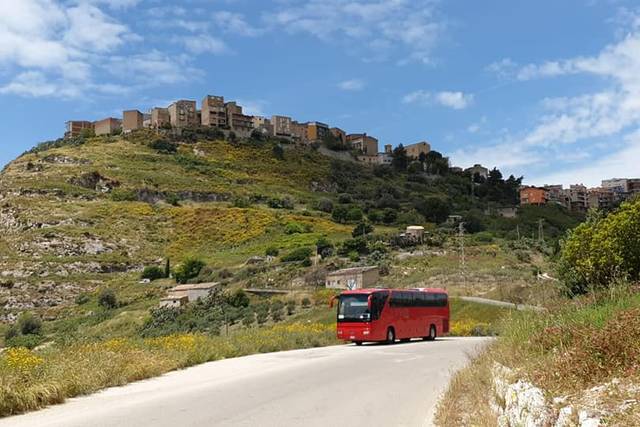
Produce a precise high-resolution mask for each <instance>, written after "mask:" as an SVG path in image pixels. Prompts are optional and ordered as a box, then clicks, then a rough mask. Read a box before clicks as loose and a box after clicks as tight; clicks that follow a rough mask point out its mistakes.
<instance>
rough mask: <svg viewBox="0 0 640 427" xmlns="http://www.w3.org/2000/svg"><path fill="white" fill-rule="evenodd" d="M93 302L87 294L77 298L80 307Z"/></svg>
mask: <svg viewBox="0 0 640 427" xmlns="http://www.w3.org/2000/svg"><path fill="white" fill-rule="evenodd" d="M90 300H91V298H90V297H89V295H87V294H80V295H78V296H77V297H76V304H78V305H83V304H86V303H88V302H89V301H90Z"/></svg>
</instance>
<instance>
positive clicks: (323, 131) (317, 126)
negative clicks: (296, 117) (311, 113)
mask: <svg viewBox="0 0 640 427" xmlns="http://www.w3.org/2000/svg"><path fill="white" fill-rule="evenodd" d="M330 133H331V131H330V130H329V126H327V125H326V124H324V123H320V122H310V123H307V139H308V140H309V141H312V142H313V141H322V140H323V139H325V138H326V137H327V135H329V134H330Z"/></svg>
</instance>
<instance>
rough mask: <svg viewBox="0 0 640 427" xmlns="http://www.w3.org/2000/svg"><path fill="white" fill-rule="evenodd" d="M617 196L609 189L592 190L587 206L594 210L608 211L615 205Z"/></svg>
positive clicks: (588, 194)
mask: <svg viewBox="0 0 640 427" xmlns="http://www.w3.org/2000/svg"><path fill="white" fill-rule="evenodd" d="M615 201H616V194H615V193H614V192H613V190H611V189H609V188H590V189H589V190H588V191H587V206H588V207H589V208H594V209H607V208H610V207H612V206H613V205H614V203H615Z"/></svg>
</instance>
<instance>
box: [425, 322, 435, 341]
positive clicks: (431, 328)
mask: <svg viewBox="0 0 640 427" xmlns="http://www.w3.org/2000/svg"><path fill="white" fill-rule="evenodd" d="M437 335H438V332H437V329H436V325H431V326H429V335H428V336H426V337H425V338H424V339H425V340H427V341H435V340H436V337H437Z"/></svg>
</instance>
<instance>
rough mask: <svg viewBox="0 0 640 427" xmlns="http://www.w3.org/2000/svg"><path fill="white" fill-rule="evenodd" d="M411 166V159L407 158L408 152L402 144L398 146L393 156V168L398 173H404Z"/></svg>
mask: <svg viewBox="0 0 640 427" xmlns="http://www.w3.org/2000/svg"><path fill="white" fill-rule="evenodd" d="M408 164H409V158H408V156H407V150H406V149H405V148H404V146H403V145H402V144H400V145H398V146H397V147H396V148H395V149H394V150H393V153H392V154H391V166H392V167H393V168H394V169H395V170H397V171H398V172H404V171H406V170H407V165H408Z"/></svg>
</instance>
